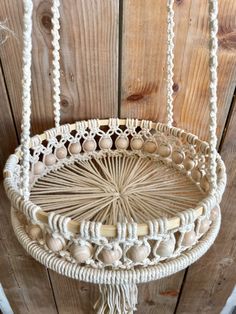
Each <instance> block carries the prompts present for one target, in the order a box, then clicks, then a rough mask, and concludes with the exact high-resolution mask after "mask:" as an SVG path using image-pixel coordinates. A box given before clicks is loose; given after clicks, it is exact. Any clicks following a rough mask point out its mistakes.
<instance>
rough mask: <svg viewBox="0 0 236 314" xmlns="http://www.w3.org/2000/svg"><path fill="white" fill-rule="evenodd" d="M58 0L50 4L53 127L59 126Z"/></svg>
mask: <svg viewBox="0 0 236 314" xmlns="http://www.w3.org/2000/svg"><path fill="white" fill-rule="evenodd" d="M59 7H60V0H53V3H52V46H53V51H52V55H53V60H52V64H53V108H54V121H55V127H59V126H60V54H59V50H60V44H59V40H60V34H59V29H60V22H59V20H60V11H59Z"/></svg>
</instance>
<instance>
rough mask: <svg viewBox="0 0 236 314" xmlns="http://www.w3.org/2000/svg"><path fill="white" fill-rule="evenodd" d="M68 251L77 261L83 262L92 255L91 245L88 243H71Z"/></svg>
mask: <svg viewBox="0 0 236 314" xmlns="http://www.w3.org/2000/svg"><path fill="white" fill-rule="evenodd" d="M70 252H71V254H72V256H73V257H74V259H75V260H76V261H77V262H78V263H85V262H86V261H87V260H88V259H90V258H91V257H92V255H93V246H92V245H91V244H90V243H86V244H84V245H78V244H72V246H71V247H70Z"/></svg>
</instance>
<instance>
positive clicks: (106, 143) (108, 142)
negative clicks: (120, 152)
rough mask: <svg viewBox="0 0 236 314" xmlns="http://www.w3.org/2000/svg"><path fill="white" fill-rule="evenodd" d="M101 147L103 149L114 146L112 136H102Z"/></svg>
mask: <svg viewBox="0 0 236 314" xmlns="http://www.w3.org/2000/svg"><path fill="white" fill-rule="evenodd" d="M99 147H100V148H101V149H110V148H111V147H112V139H111V138H110V137H101V138H100V140H99Z"/></svg>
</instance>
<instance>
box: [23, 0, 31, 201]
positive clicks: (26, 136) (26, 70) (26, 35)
mask: <svg viewBox="0 0 236 314" xmlns="http://www.w3.org/2000/svg"><path fill="white" fill-rule="evenodd" d="M23 3H24V23H23V24H24V30H23V79H22V103H23V109H22V124H21V150H22V165H21V170H22V176H21V187H22V194H23V197H24V199H25V200H28V199H29V170H30V164H29V158H30V152H29V145H30V116H31V80H32V79H31V63H32V54H31V52H32V12H33V2H32V0H24V2H23Z"/></svg>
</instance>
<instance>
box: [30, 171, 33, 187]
mask: <svg viewBox="0 0 236 314" xmlns="http://www.w3.org/2000/svg"><path fill="white" fill-rule="evenodd" d="M29 183H30V184H33V183H34V174H33V172H32V171H30V173H29Z"/></svg>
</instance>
